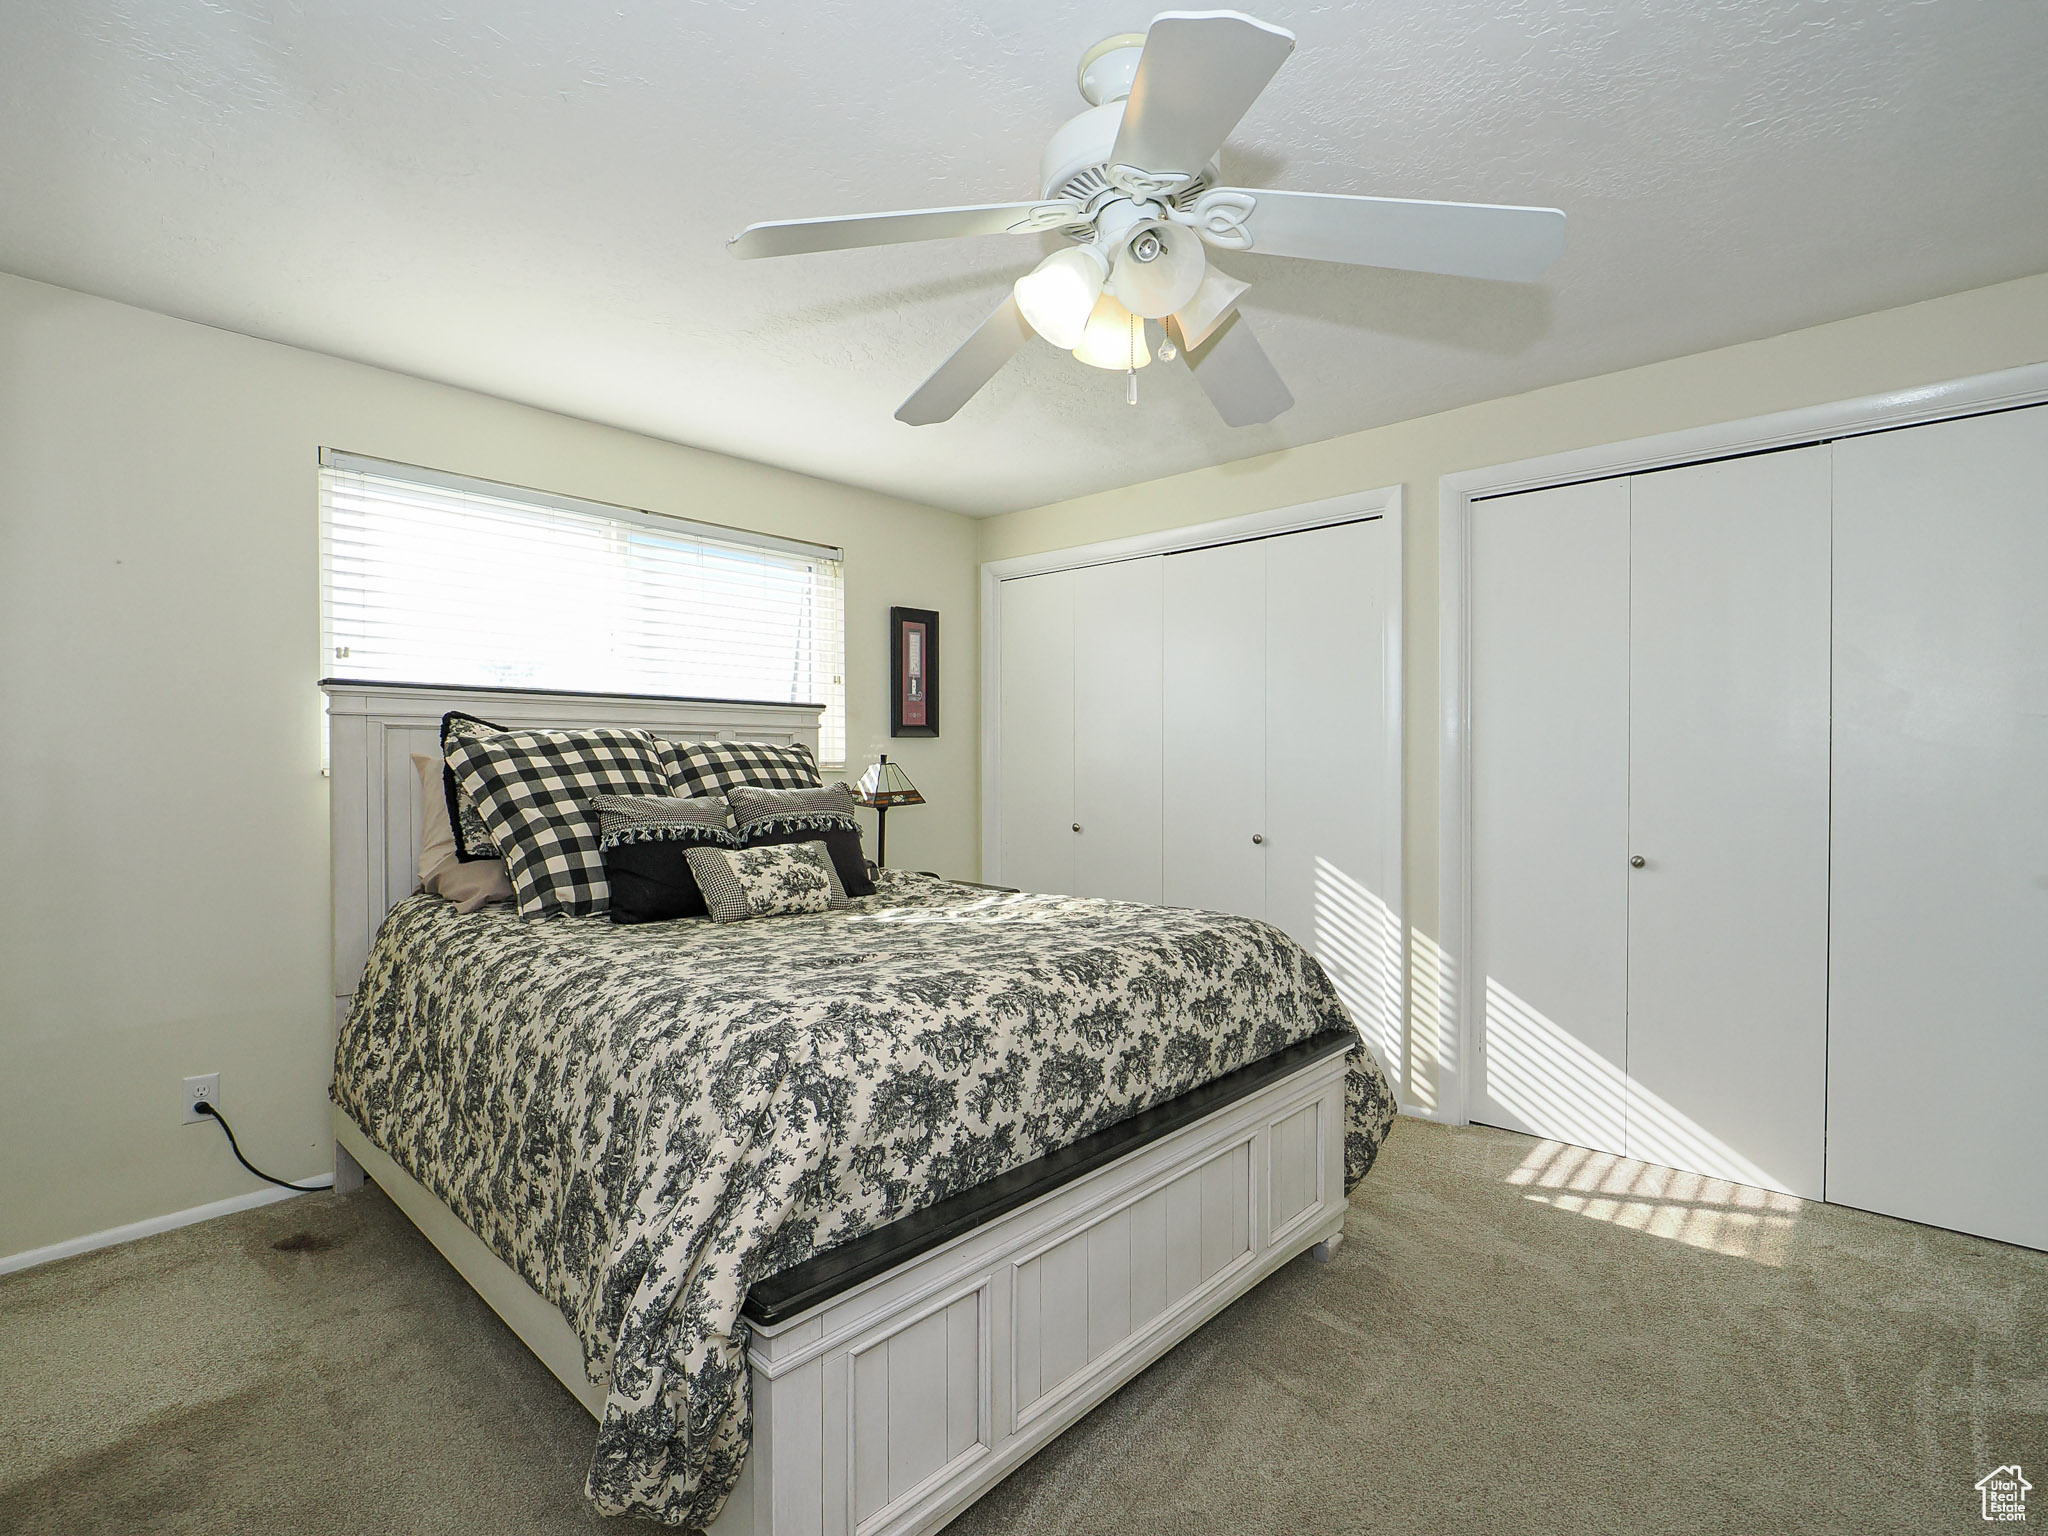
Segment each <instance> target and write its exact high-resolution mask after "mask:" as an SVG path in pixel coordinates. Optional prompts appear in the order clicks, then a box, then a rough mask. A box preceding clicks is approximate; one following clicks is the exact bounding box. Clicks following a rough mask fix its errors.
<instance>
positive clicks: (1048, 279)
mask: <svg viewBox="0 0 2048 1536" xmlns="http://www.w3.org/2000/svg"><path fill="white" fill-rule="evenodd" d="M1108 276H1109V262H1108V260H1107V258H1105V257H1104V256H1103V254H1102V253H1101V252H1100V251H1098V250H1096V249H1095V248H1094V247H1093V246H1090V245H1070V246H1068V247H1067V248H1066V249H1065V250H1063V251H1054V252H1053V253H1052V254H1051V255H1050V256H1048V257H1046V258H1045V260H1043V261H1041V262H1040V263H1039V264H1038V265H1037V266H1036V267H1034V268H1033V269H1032V270H1031V271H1029V272H1027V273H1025V274H1024V275H1023V276H1022V277H1020V278H1018V279H1017V287H1016V294H1017V307H1018V308H1019V309H1020V310H1022V311H1023V312H1024V319H1025V320H1026V322H1028V323H1029V325H1030V326H1031V329H1033V330H1034V331H1036V332H1038V334H1039V335H1041V336H1043V337H1044V338H1045V339H1046V340H1047V341H1049V342H1051V343H1052V344H1053V345H1054V346H1056V347H1066V348H1068V349H1070V350H1071V349H1072V348H1074V347H1077V346H1079V345H1080V344H1081V332H1082V330H1083V329H1084V328H1085V327H1086V326H1087V324H1088V316H1089V314H1090V312H1091V311H1093V309H1094V308H1095V301H1096V299H1098V298H1100V297H1101V295H1102V285H1103V282H1104V281H1105V280H1106V279H1107V278H1108Z"/></svg>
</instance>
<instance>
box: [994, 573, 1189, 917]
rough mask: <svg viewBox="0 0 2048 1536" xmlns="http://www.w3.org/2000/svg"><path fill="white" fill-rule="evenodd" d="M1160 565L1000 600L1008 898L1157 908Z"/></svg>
mask: <svg viewBox="0 0 2048 1536" xmlns="http://www.w3.org/2000/svg"><path fill="white" fill-rule="evenodd" d="M1160 564H1161V562H1160V560H1159V558H1158V557H1156V556H1154V557H1152V558H1149V559H1142V560H1127V561H1121V562H1119V563H1117V564H1114V565H1100V566H1089V567H1085V568H1083V569H1080V570H1074V571H1054V572H1051V573H1049V574H1047V575H1044V576H1033V577H1030V578H1028V579H1024V580H1018V581H1006V582H1003V583H1002V584H1001V585H1000V587H999V588H998V589H997V601H998V602H999V603H1000V604H1001V605H1002V606H1001V617H1000V621H999V633H1000V636H1001V657H1000V662H999V665H1000V666H1001V668H1002V674H1003V690H1002V708H1001V719H1000V721H999V723H998V728H997V753H998V758H999V767H998V775H999V779H998V782H1000V783H1001V785H1002V795H1001V803H1000V805H999V806H998V808H997V818H998V821H997V827H998V837H999V838H1000V845H999V846H1000V850H1001V874H1002V878H1003V881H1004V883H1005V884H1009V885H1014V886H1017V887H1019V888H1020V889H1022V890H1027V891H1052V892H1057V893H1059V894H1062V895H1073V896H1104V897H1108V898H1110V899H1112V900H1116V901H1154V902H1156V901H1158V900H1159V891H1160V838H1161V830H1160V816H1161V806H1160V790H1161V768H1160V732H1161V719H1162V695H1161V690H1162V687H1163V679H1162V676H1161V656H1162V652H1161V645H1162V636H1161V632H1160V623H1161V616H1160V599H1161V584H1160Z"/></svg>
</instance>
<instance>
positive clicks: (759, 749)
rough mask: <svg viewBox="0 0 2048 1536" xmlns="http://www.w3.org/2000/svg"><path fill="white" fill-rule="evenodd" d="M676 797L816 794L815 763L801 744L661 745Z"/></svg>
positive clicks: (732, 742) (712, 742) (668, 743)
mask: <svg viewBox="0 0 2048 1536" xmlns="http://www.w3.org/2000/svg"><path fill="white" fill-rule="evenodd" d="M662 746H663V747H665V748H667V749H668V755H669V771H670V772H671V773H672V774H673V775H674V776H675V793H677V794H679V795H722V794H724V793H726V791H728V790H730V789H734V788H736V787H738V786H739V785H742V784H752V785H755V786H757V787H758V788H761V789H816V788H817V787H818V786H819V785H821V784H823V783H824V782H825V781H824V780H823V779H821V778H820V777H819V776H818V760H817V759H816V758H814V757H812V756H811V749H810V748H809V747H806V746H805V745H804V744H803V743H802V742H800V741H798V742H791V743H790V744H789V745H788V746H786V747H784V746H777V745H776V744H775V743H773V742H767V741H677V742H663V743H662Z"/></svg>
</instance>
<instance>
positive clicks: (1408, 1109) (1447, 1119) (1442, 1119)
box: [1398, 1104, 1467, 1125]
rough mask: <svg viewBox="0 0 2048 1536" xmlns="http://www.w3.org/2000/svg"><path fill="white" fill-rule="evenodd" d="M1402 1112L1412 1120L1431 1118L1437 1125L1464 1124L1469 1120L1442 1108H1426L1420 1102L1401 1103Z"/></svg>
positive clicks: (1399, 1106)
mask: <svg viewBox="0 0 2048 1536" xmlns="http://www.w3.org/2000/svg"><path fill="white" fill-rule="evenodd" d="M1398 1108H1399V1109H1400V1112H1401V1113H1402V1114H1404V1115H1406V1116H1407V1117H1408V1118H1409V1119H1410V1120H1429V1121H1433V1122H1434V1123H1435V1124H1437V1125H1464V1124H1466V1123H1467V1122H1466V1121H1464V1120H1462V1119H1460V1118H1459V1117H1458V1116H1456V1115H1453V1114H1451V1113H1450V1112H1449V1111H1447V1110H1442V1109H1424V1108H1423V1107H1422V1106H1421V1105H1420V1104H1400V1105H1398Z"/></svg>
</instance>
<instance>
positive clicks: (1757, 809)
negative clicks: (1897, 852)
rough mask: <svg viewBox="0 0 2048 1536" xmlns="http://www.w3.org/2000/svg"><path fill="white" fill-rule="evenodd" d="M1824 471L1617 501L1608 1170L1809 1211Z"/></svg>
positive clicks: (1739, 478) (1717, 477)
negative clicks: (1716, 1187) (1620, 508)
mask: <svg viewBox="0 0 2048 1536" xmlns="http://www.w3.org/2000/svg"><path fill="white" fill-rule="evenodd" d="M1828 482H1829V471H1828V450H1827V449H1826V448H1805V449H1799V450H1796V451H1792V452H1785V453H1772V454H1759V455H1757V456H1755V457H1752V458H1743V459H1729V460H1726V461H1723V462H1721V463H1718V464H1700V465H1694V466H1691V467H1688V468H1685V469H1670V470H1663V471H1660V472H1658V473H1656V474H1648V475H1637V476H1635V477H1634V478H1633V479H1632V480H1631V481H1630V482H1629V496H1630V512H1629V567H1630V620H1629V633H1630V642H1631V643H1630V650H1629V772H1628V782H1629V798H1628V825H1629V853H1630V856H1631V859H1634V858H1641V859H1642V860H1643V864H1642V867H1640V868H1636V867H1634V866H1633V864H1631V867H1630V871H1629V908H1628V957H1629V973H1628V1057H1627V1062H1626V1067H1627V1073H1628V1085H1629V1092H1628V1153H1629V1156H1631V1157H1638V1158H1642V1159H1644V1160H1645V1161H1647V1162H1652V1163H1659V1164H1663V1165H1664V1166H1666V1167H1672V1168H1684V1169H1688V1170H1690V1171H1692V1172H1694V1173H1704V1174H1709V1175H1712V1176H1713V1177H1716V1178H1723V1179H1732V1180H1734V1181H1735V1182H1737V1183H1740V1184H1753V1185H1759V1186H1761V1187H1763V1188H1766V1189H1776V1190H1782V1191H1784V1192H1786V1193H1788V1194H1794V1195H1801V1196H1804V1197H1806V1198H1808V1199H1813V1200H1818V1199H1819V1198H1820V1197H1821V1189H1822V1180H1823V1174H1824V1167H1823V1163H1824V1156H1825V1143H1826V1117H1827V1102H1826V1101H1827V1010H1828V646H1829V639H1828Z"/></svg>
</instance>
